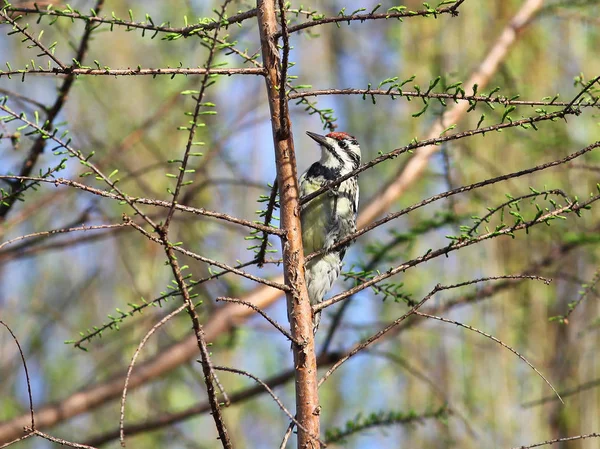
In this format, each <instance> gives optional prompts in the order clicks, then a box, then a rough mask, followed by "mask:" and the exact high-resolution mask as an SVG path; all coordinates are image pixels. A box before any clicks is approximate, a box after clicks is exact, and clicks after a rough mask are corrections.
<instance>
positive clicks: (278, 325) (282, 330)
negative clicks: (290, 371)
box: [217, 296, 297, 343]
mask: <svg viewBox="0 0 600 449" xmlns="http://www.w3.org/2000/svg"><path fill="white" fill-rule="evenodd" d="M219 301H225V302H233V303H237V304H242V305H244V306H246V307H250V308H251V309H252V310H254V311H255V312H256V313H259V314H260V315H262V317H263V318H264V319H265V320H267V321H268V322H269V323H271V324H272V325H273V327H275V329H277V330H278V331H279V332H281V333H282V334H283V335H285V337H286V338H287V339H288V340H290V341H291V342H292V343H297V342H295V341H294V338H293V337H292V336H291V335H290V333H289V332H288V331H287V330H285V329H284V328H283V327H282V326H281V324H279V323H278V322H277V321H275V320H274V319H273V318H271V317H270V316H269V315H267V314H266V313H265V311H264V310H262V309H261V308H260V307H257V306H256V305H255V304H252V303H251V302H248V301H244V300H243V299H237V298H227V297H225V296H219V297H218V298H217V302H219Z"/></svg>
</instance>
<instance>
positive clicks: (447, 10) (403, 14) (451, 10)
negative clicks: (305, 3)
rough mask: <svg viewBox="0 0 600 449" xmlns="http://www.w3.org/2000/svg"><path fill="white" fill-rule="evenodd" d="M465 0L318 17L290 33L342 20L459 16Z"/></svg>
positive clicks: (298, 26) (361, 20)
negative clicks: (430, 7)
mask: <svg viewBox="0 0 600 449" xmlns="http://www.w3.org/2000/svg"><path fill="white" fill-rule="evenodd" d="M463 1H464V0H459V1H458V5H454V6H447V7H444V8H435V9H433V10H432V9H420V10H418V11H409V10H405V11H393V12H384V13H368V14H352V15H349V16H346V15H339V16H335V17H325V18H323V19H318V20H311V21H310V22H304V23H300V24H298V25H294V26H291V27H289V33H290V34H292V33H297V32H298V31H301V30H305V29H307V28H312V27H315V26H320V25H324V24H327V23H340V22H348V24H350V22H356V21H359V22H365V21H367V20H382V19H384V20H387V19H399V20H402V19H403V18H407V17H429V16H436V17H437V16H438V15H441V14H451V15H452V16H457V15H458V11H457V9H456V8H457V7H458V6H459V5H460V4H461V3H462V2H463ZM281 34H282V33H281V32H278V33H276V34H275V37H276V38H279V37H280V36H281Z"/></svg>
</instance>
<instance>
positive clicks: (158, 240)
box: [125, 217, 290, 292]
mask: <svg viewBox="0 0 600 449" xmlns="http://www.w3.org/2000/svg"><path fill="white" fill-rule="evenodd" d="M125 222H126V223H127V224H128V225H129V226H132V227H133V228H135V229H137V230H138V231H140V233H142V234H143V235H144V236H145V237H146V238H148V239H149V240H152V241H153V242H155V243H158V244H161V245H162V244H163V242H162V239H161V238H159V237H155V236H153V235H152V234H150V233H149V232H148V231H146V230H145V229H144V228H142V227H141V226H140V225H138V224H137V223H134V222H133V221H132V220H131V219H130V218H129V217H125ZM169 246H171V247H172V248H173V250H175V251H177V252H179V253H181V254H185V255H186V256H189V257H192V258H194V259H196V260H199V261H201V262H204V263H207V264H209V265H214V266H216V267H219V268H222V269H224V270H227V271H229V272H231V273H235V274H237V275H239V276H242V277H245V278H247V279H250V280H251V281H254V282H258V283H259V284H264V285H268V286H269V287H273V288H276V289H278V290H281V291H284V292H287V291H289V289H290V288H289V287H288V286H287V285H284V284H279V283H277V282H272V281H269V280H268V279H263V278H261V277H258V276H254V275H252V274H250V273H247V272H245V271H243V270H239V269H237V268H234V267H231V266H229V265H227V264H224V263H223V262H219V261H217V260H213V259H209V258H208V257H204V256H201V255H200V254H196V253H194V252H192V251H189V250H187V249H184V248H181V247H180V246H173V244H172V243H169Z"/></svg>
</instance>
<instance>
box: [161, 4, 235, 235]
mask: <svg viewBox="0 0 600 449" xmlns="http://www.w3.org/2000/svg"><path fill="white" fill-rule="evenodd" d="M229 1H230V0H225V1H223V3H222V5H221V11H220V13H219V18H218V21H217V26H215V30H214V33H213V36H212V39H211V42H210V45H209V48H208V56H207V58H206V62H205V64H204V68H205V69H206V73H205V74H204V77H203V78H202V82H201V83H200V89H199V92H198V96H197V97H196V106H195V108H194V113H193V115H192V119H191V126H190V127H189V133H188V140H187V143H186V145H185V151H184V152H183V158H182V160H181V165H180V167H179V173H178V175H177V183H176V185H175V191H174V192H173V200H172V202H171V206H170V207H169V211H168V212H167V217H166V218H165V223H164V224H163V226H162V229H163V232H164V233H165V235H167V234H168V233H169V224H170V223H171V219H172V218H173V214H174V213H175V204H177V198H178V197H179V192H180V190H181V187H182V185H183V178H184V177H185V174H186V170H187V165H188V161H189V158H190V151H191V149H192V145H193V144H194V136H195V135H196V130H197V129H198V126H199V124H198V118H199V116H200V110H201V109H202V100H203V99H204V94H205V93H206V87H207V85H208V81H209V80H210V79H211V76H210V73H209V71H210V69H211V65H212V62H213V59H214V57H215V50H216V48H217V37H218V35H219V31H220V29H221V21H222V20H223V17H224V15H225V9H226V8H227V4H228V3H229Z"/></svg>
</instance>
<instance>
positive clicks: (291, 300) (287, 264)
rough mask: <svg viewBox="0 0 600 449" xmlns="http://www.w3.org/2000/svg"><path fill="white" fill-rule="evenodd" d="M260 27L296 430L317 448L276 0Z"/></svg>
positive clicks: (309, 325) (312, 361)
mask: <svg viewBox="0 0 600 449" xmlns="http://www.w3.org/2000/svg"><path fill="white" fill-rule="evenodd" d="M257 6H258V25H259V31H260V40H261V47H262V58H263V65H264V68H265V70H266V76H265V80H266V85H267V95H268V98H269V107H270V111H271V123H272V126H273V141H274V144H275V160H276V163H277V181H278V184H279V200H280V204H281V210H280V215H281V217H280V218H281V227H282V229H283V230H284V232H285V233H284V235H283V236H282V247H283V261H284V277H285V284H286V285H288V286H289V287H290V288H291V291H290V292H289V293H288V294H287V303H288V310H289V317H290V327H291V331H292V337H293V338H294V340H295V342H294V343H293V344H292V350H293V352H294V367H295V371H296V419H297V420H298V422H299V423H300V424H301V425H302V427H304V429H301V428H299V429H298V448H302V449H305V448H317V447H319V442H318V441H317V440H315V438H314V437H315V436H316V437H318V436H319V397H318V394H317V363H316V357H315V345H314V343H315V342H314V336H313V320H312V308H311V306H310V302H309V300H308V293H307V290H306V283H305V281H304V252H303V248H302V231H301V228H300V203H299V200H300V195H299V192H298V173H297V170H296V155H295V153H294V141H293V137H292V131H291V126H290V125H291V124H290V119H289V114H288V109H287V101H284V102H280V97H279V95H280V92H279V90H278V88H279V87H280V84H281V63H280V58H279V50H278V49H277V43H276V40H275V36H274V35H275V33H276V32H277V17H276V15H275V1H274V0H258V1H257Z"/></svg>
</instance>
